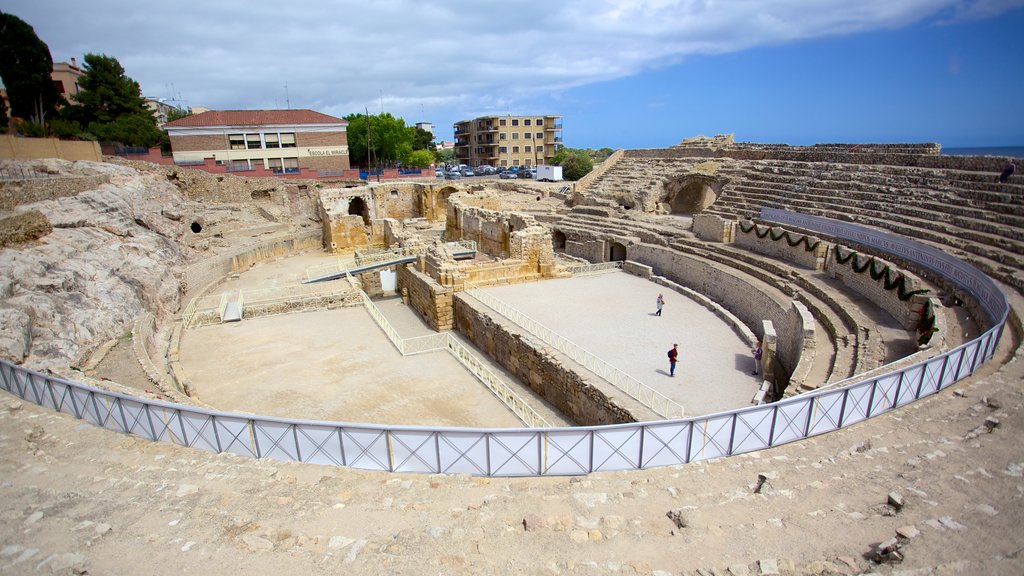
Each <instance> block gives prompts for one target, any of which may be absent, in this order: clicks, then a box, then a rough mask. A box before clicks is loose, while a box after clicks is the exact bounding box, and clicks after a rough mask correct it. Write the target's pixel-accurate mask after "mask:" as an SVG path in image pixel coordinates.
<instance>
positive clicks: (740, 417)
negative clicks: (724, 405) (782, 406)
mask: <svg viewBox="0 0 1024 576" xmlns="http://www.w3.org/2000/svg"><path fill="white" fill-rule="evenodd" d="M774 418H775V407H774V406H773V405H771V404H764V405H762V406H759V407H757V408H756V409H754V410H747V411H744V412H739V413H737V414H736V427H735V431H734V433H733V439H732V454H741V453H743V452H755V451H757V450H764V449H765V448H768V447H769V446H770V445H771V440H772V422H773V420H774Z"/></svg>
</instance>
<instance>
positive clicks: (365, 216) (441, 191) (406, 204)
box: [317, 182, 454, 251]
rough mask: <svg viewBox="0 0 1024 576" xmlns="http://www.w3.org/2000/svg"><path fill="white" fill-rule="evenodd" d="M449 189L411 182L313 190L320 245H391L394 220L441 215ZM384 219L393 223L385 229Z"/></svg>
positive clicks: (332, 247)
mask: <svg viewBox="0 0 1024 576" xmlns="http://www.w3.org/2000/svg"><path fill="white" fill-rule="evenodd" d="M453 190H454V188H452V187H450V186H437V185H431V184H416V183H412V182H387V183H381V184H370V185H368V186H353V187H345V188H325V189H321V190H319V191H318V193H317V207H318V208H317V209H318V213H319V220H320V222H321V225H322V227H323V236H324V238H323V244H324V248H326V249H328V250H331V251H342V250H351V249H355V248H359V247H363V246H366V245H393V244H390V243H389V237H393V235H394V233H395V232H396V231H397V230H398V227H397V226H396V225H395V223H397V222H401V221H405V220H408V219H412V218H425V219H426V220H428V221H434V220H436V219H437V218H439V217H444V215H445V214H446V213H447V208H446V206H447V198H448V195H449V194H451V192H452V191H453ZM353 211H354V212H357V213H358V214H353V213H352V212H353ZM353 217H355V219H353ZM385 220H392V221H395V223H393V224H391V225H390V226H391V227H390V228H388V225H387V224H385V223H384V221H385ZM360 227H362V230H359V228H360Z"/></svg>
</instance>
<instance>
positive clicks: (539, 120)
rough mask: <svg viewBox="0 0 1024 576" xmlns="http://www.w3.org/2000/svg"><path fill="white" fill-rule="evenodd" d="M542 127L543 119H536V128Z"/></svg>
mask: <svg viewBox="0 0 1024 576" xmlns="http://www.w3.org/2000/svg"><path fill="white" fill-rule="evenodd" d="M543 125H544V119H543V118H537V126H543Z"/></svg>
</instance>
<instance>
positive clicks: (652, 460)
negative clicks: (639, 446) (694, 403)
mask: <svg viewBox="0 0 1024 576" xmlns="http://www.w3.org/2000/svg"><path fill="white" fill-rule="evenodd" d="M692 428H693V423H692V422H667V423H665V424H660V423H653V424H647V425H645V426H644V452H643V460H642V463H641V467H643V468H655V467H658V466H673V465H675V464H683V463H685V462H686V446H687V443H688V441H689V439H690V430H691V429H692Z"/></svg>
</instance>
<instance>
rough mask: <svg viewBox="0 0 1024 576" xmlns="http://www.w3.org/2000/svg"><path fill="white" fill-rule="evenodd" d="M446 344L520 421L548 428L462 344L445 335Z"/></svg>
mask: <svg viewBox="0 0 1024 576" xmlns="http://www.w3.org/2000/svg"><path fill="white" fill-rule="evenodd" d="M445 336H447V338H446V343H447V345H448V351H449V352H451V353H452V355H453V356H455V358H456V359H458V361H459V362H460V363H461V364H462V365H463V366H465V367H466V369H467V370H469V371H470V372H471V373H472V374H473V375H474V376H476V377H477V379H479V380H480V381H481V382H483V383H484V385H485V386H487V387H488V388H490V389H491V392H494V395H495V396H497V397H498V398H499V399H500V400H501V401H502V402H504V403H505V406H508V408H509V409H510V410H512V412H514V413H515V415H516V416H518V417H519V419H520V420H522V422H523V423H524V424H526V425H527V426H529V427H530V428H550V427H551V424H549V423H548V421H547V420H545V419H544V417H543V416H541V415H540V414H538V413H537V411H536V410H534V409H533V408H531V407H530V405H529V404H527V403H526V402H525V401H523V399H522V398H521V397H520V396H519V395H518V394H516V393H515V391H514V390H512V389H511V388H509V387H508V386H507V385H506V384H505V383H504V382H502V381H501V379H500V378H498V377H497V376H495V375H494V372H491V370H490V368H488V367H487V366H485V365H484V363H483V362H481V361H480V359H479V358H478V357H477V356H476V355H475V354H473V353H472V352H471V351H470V350H469V349H468V348H466V347H465V346H463V344H462V342H459V341H458V340H457V339H456V338H455V337H454V336H452V335H450V334H448V333H445Z"/></svg>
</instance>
